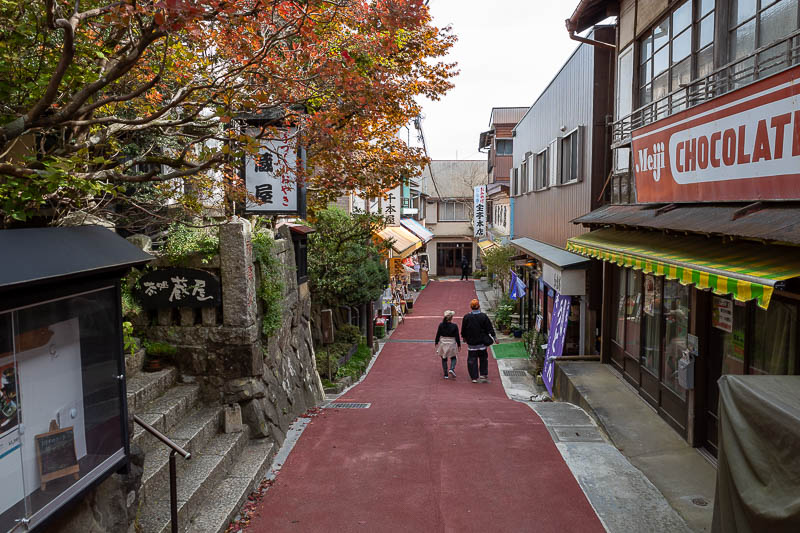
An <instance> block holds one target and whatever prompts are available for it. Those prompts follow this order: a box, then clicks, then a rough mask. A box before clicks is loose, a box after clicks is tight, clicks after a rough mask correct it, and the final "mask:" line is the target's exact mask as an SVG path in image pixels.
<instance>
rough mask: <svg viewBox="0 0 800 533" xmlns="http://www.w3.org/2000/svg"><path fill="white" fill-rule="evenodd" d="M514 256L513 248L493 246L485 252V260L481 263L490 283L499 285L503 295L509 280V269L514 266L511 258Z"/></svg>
mask: <svg viewBox="0 0 800 533" xmlns="http://www.w3.org/2000/svg"><path fill="white" fill-rule="evenodd" d="M516 254H517V252H516V250H515V248H514V247H513V246H509V245H505V246H494V247H492V248H491V249H490V250H489V251H487V252H486V258H485V259H484V261H483V263H484V265H486V272H487V273H488V274H489V277H490V278H491V279H492V282H493V283H495V284H496V283H499V284H500V288H501V289H502V291H503V294H505V293H506V286H508V282H509V280H510V278H511V267H513V266H514V261H513V260H512V259H511V258H512V257H514V256H515V255H516Z"/></svg>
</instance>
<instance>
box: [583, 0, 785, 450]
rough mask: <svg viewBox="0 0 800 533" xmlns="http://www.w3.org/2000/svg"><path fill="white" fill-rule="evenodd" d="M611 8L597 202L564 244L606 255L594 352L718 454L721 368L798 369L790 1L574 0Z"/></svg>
mask: <svg viewBox="0 0 800 533" xmlns="http://www.w3.org/2000/svg"><path fill="white" fill-rule="evenodd" d="M614 14H618V15H619V17H618V24H617V32H616V45H617V50H618V52H617V55H616V78H615V84H614V87H615V104H616V105H615V109H614V112H615V115H614V121H613V123H612V124H611V128H612V136H613V137H612V141H611V148H612V151H613V172H612V177H611V180H610V188H611V199H612V202H611V203H610V204H609V205H606V206H603V207H600V208H599V209H595V210H593V211H592V212H590V213H588V214H585V215H583V216H580V217H577V218H576V219H575V222H576V223H578V224H580V225H581V226H582V227H583V229H584V230H591V231H590V233H585V234H582V235H579V236H573V237H571V238H570V239H569V241H568V244H567V249H568V250H570V251H572V252H574V253H577V254H580V255H583V256H584V257H590V258H592V259H593V260H594V262H596V263H602V265H603V282H602V286H603V303H602V333H601V346H602V349H601V356H602V360H603V362H604V363H607V364H608V365H611V367H612V368H614V369H616V370H617V371H619V373H620V374H621V375H622V376H624V378H625V380H627V381H628V382H629V383H630V384H631V385H632V386H634V387H635V388H636V389H637V390H638V392H639V394H640V396H641V397H642V398H643V399H644V400H645V401H647V402H648V403H650V404H651V405H652V406H653V407H654V408H655V409H657V410H658V412H659V414H660V415H661V416H662V418H664V420H666V421H667V422H668V423H669V424H670V425H671V426H672V427H673V428H674V429H675V430H676V431H677V432H678V433H680V434H681V435H682V436H683V437H684V438H685V439H686V440H687V441H688V442H689V443H690V444H692V445H693V446H696V447H700V448H702V449H703V450H705V451H707V452H708V455H709V456H715V455H716V453H717V446H718V430H719V424H718V418H719V413H718V395H719V390H718V385H717V380H718V379H719V378H720V376H721V375H725V374H751V375H752V374H756V375H758V374H800V339H799V338H798V335H800V248H798V247H797V245H798V244H800V228H799V227H798V225H797V221H798V220H800V173H798V169H800V125H798V122H800V104H799V103H798V102H800V98H798V96H799V95H800V67H798V66H797V64H798V61H799V60H800V55H799V54H798V39H800V32H799V31H798V28H800V18H799V17H800V10H798V2H797V1H796V0H778V1H767V0H716V1H714V0H684V1H682V2H669V3H668V2H665V1H655V0H638V1H636V0H628V1H622V2H591V1H584V2H581V3H580V4H579V6H578V8H577V10H576V12H575V13H574V14H573V16H572V17H571V18H570V19H569V20H568V21H567V26H568V30H570V31H577V32H580V31H581V30H582V29H584V28H587V27H589V26H590V25H591V24H594V23H596V22H597V21H598V20H601V19H603V18H605V17H606V16H608V15H614Z"/></svg>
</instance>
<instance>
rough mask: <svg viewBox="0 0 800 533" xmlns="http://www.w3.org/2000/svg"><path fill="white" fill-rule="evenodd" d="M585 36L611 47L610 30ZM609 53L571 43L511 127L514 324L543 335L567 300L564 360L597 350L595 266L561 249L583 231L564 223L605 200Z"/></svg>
mask: <svg viewBox="0 0 800 533" xmlns="http://www.w3.org/2000/svg"><path fill="white" fill-rule="evenodd" d="M590 35H591V37H592V38H593V39H597V40H604V41H606V42H608V43H611V42H613V41H614V36H615V29H614V27H613V26H598V27H596V28H594V29H593V31H592V32H591V34H590ZM613 56H614V54H613V52H612V50H611V49H610V48H608V47H595V46H591V45H590V44H585V43H582V44H580V45H578V46H577V48H576V49H575V51H574V52H573V53H572V55H571V56H570V57H569V58H568V59H567V61H566V62H565V64H564V66H563V67H562V68H561V70H560V71H559V72H558V73H557V74H556V76H555V77H554V78H553V80H552V81H551V82H550V84H549V85H548V86H547V88H546V89H545V90H544V91H543V92H542V94H541V95H540V96H539V97H538V98H537V99H536V101H535V102H534V103H533V105H532V106H531V107H530V108H529V109H528V110H527V112H526V113H525V114H524V116H523V117H522V118H521V119H520V120H519V122H518V123H517V125H516V126H515V127H514V128H513V130H512V136H513V150H512V152H513V156H512V157H513V165H512V169H511V181H510V192H511V203H512V205H513V207H512V208H511V212H512V218H513V222H512V223H511V228H510V229H511V230H512V235H511V239H510V243H511V244H512V245H513V246H514V247H515V248H517V250H518V251H519V254H520V255H518V256H517V259H518V262H517V264H518V274H519V275H521V276H522V278H523V281H525V283H526V284H527V286H528V287H529V288H530V290H529V291H528V293H527V295H526V298H525V299H524V300H523V302H522V307H521V321H522V325H523V327H526V328H531V327H539V328H541V329H543V330H544V331H545V332H548V333H549V330H550V329H552V328H551V321H552V314H553V306H554V303H555V302H556V301H557V300H558V299H562V300H565V299H567V300H568V301H569V306H568V307H569V322H568V326H567V328H566V339H565V341H564V352H563V353H564V354H565V355H584V354H594V353H595V351H596V342H595V341H596V337H597V335H596V331H598V328H599V319H600V310H601V298H600V295H601V290H600V289H601V277H600V268H599V265H594V266H593V265H592V262H591V261H587V260H586V258H585V257H580V256H577V255H575V254H573V253H570V252H567V251H565V247H566V244H567V239H569V238H570V237H573V236H576V235H579V234H580V233H582V232H585V231H586V230H584V229H583V228H581V227H579V226H575V225H573V224H571V223H570V221H571V220H572V219H574V218H575V217H577V216H580V215H582V214H585V213H587V212H589V211H591V210H592V209H595V208H597V207H599V206H600V205H602V202H603V199H604V193H603V184H604V182H605V180H606V178H607V176H608V174H609V170H610V163H611V161H610V149H609V142H610V139H609V137H608V129H607V128H606V127H605V120H606V116H608V115H610V114H611V108H612V99H613V93H612V91H611V87H612V85H611V80H612V76H613V66H614V63H613V59H614V57H613ZM537 317H542V318H539V319H537Z"/></svg>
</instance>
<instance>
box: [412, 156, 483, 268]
mask: <svg viewBox="0 0 800 533" xmlns="http://www.w3.org/2000/svg"><path fill="white" fill-rule="evenodd" d="M420 179H421V180H422V183H421V190H424V191H427V194H428V196H427V197H426V200H425V202H426V204H427V205H426V206H425V215H426V216H425V227H426V228H427V229H428V230H430V231H431V232H432V233H433V239H432V240H431V242H429V243H428V245H427V252H428V256H429V261H430V271H429V274H430V275H432V276H458V275H460V274H461V259H462V257H466V258H467V259H468V261H469V263H470V265H471V266H472V268H473V269H474V268H475V263H476V259H477V254H476V248H477V247H476V246H475V240H474V238H473V234H474V231H473V226H472V217H473V191H474V187H475V186H476V185H486V161H481V160H477V161H475V160H466V159H460V160H434V161H431V162H430V164H429V165H428V166H427V167H425V170H424V171H423V174H422V177H421V178H420Z"/></svg>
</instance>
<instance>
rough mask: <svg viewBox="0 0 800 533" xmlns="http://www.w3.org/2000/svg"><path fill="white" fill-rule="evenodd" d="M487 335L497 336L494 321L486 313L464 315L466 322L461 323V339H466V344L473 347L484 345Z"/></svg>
mask: <svg viewBox="0 0 800 533" xmlns="http://www.w3.org/2000/svg"><path fill="white" fill-rule="evenodd" d="M485 335H489V336H490V337H494V336H495V333H494V328H493V327H492V321H491V320H489V317H488V316H486V313H467V314H466V315H464V320H463V321H462V322H461V338H462V339H464V342H466V343H467V344H472V345H473V346H475V345H478V344H483V343H484V339H485V338H486V337H485Z"/></svg>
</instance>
